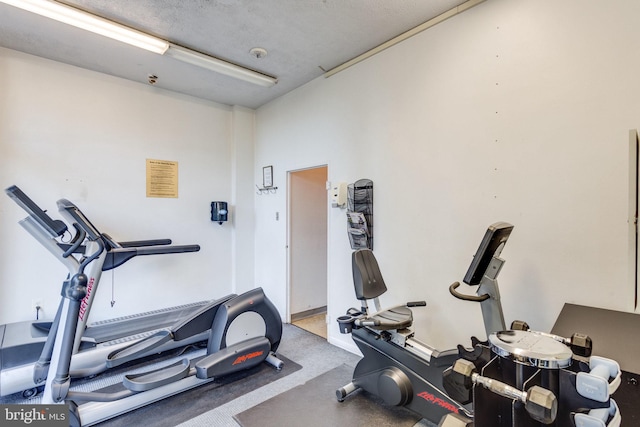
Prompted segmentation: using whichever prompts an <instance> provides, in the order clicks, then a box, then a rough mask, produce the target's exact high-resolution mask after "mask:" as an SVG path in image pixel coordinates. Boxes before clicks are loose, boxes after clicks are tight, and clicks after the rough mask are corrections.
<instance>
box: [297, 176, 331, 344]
mask: <svg viewBox="0 0 640 427" xmlns="http://www.w3.org/2000/svg"><path fill="white" fill-rule="evenodd" d="M326 182H327V167H326V166H320V167H315V168H310V169H303V170H298V171H290V172H289V185H288V191H289V193H288V202H289V203H288V205H289V215H288V218H289V224H288V248H289V253H288V262H289V278H288V282H289V283H288V289H289V315H290V320H291V323H293V324H295V325H297V326H300V327H301V328H303V329H306V330H308V331H310V332H312V333H315V334H316V335H320V336H322V337H324V338H326V337H327V324H326V312H327V220H328V212H327V211H328V200H327V197H328V193H327V187H326Z"/></svg>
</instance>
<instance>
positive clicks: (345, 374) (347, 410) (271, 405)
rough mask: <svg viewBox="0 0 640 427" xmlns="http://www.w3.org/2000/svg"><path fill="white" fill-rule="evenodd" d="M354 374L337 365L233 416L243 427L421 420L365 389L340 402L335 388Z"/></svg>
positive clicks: (363, 425) (406, 426) (383, 425)
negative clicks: (389, 404)
mask: <svg viewBox="0 0 640 427" xmlns="http://www.w3.org/2000/svg"><path fill="white" fill-rule="evenodd" d="M352 373H353V368H352V367H350V366H347V365H341V366H338V367H337V368H334V369H332V370H330V371H328V372H326V373H324V374H322V375H319V376H317V377H315V378H313V379H312V380H310V381H307V382H306V383H305V384H303V385H299V386H297V387H294V388H292V389H291V390H289V391H287V392H285V393H282V394H280V395H278V396H276V397H273V398H271V399H269V400H267V401H265V402H263V403H261V404H259V405H256V406H254V407H253V408H251V409H248V410H246V411H244V412H241V413H239V414H238V415H236V416H235V417H234V418H235V420H236V421H237V422H238V423H239V424H240V425H241V426H242V427H263V426H265V425H268V426H295V425H304V426H305V427H326V426H341V425H343V426H349V427H369V426H376V427H412V426H413V425H415V424H416V423H417V422H418V421H419V420H420V417H419V416H417V415H415V414H413V413H412V412H410V411H408V410H406V409H404V408H399V407H395V406H393V407H392V406H387V405H385V404H384V402H383V401H382V399H380V398H379V397H377V396H374V395H371V394H369V393H367V392H364V391H361V392H357V393H354V394H353V395H351V396H349V397H348V398H347V399H346V400H345V401H344V402H342V403H341V402H338V400H337V399H336V394H335V391H336V389H337V388H338V387H340V386H342V385H344V384H345V383H347V382H349V380H350V379H351V375H352Z"/></svg>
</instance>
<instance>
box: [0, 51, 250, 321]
mask: <svg viewBox="0 0 640 427" xmlns="http://www.w3.org/2000/svg"><path fill="white" fill-rule="evenodd" d="M0 94H1V95H0V185H2V188H6V187H8V186H9V185H12V184H16V185H18V186H20V187H21V188H22V189H23V190H24V191H25V192H26V193H27V194H28V195H30V196H31V197H32V198H33V199H34V200H35V201H36V203H38V204H40V205H41V206H42V207H43V208H44V209H47V210H48V211H49V213H50V214H51V215H52V216H57V210H56V205H55V202H56V200H58V199H59V198H62V197H65V198H69V199H70V200H72V201H74V202H75V203H76V204H77V205H78V206H79V207H80V208H81V209H82V210H83V211H84V212H85V213H86V214H87V216H89V217H90V219H91V220H92V221H93V222H94V223H95V224H96V226H98V227H99V228H101V229H102V231H104V232H108V233H110V234H111V235H112V237H114V238H115V239H117V240H137V239H149V238H166V237H168V238H171V239H173V242H174V244H192V243H198V244H200V245H201V247H202V249H201V251H200V252H198V253H195V254H180V255H165V256H154V257H139V258H136V259H133V260H131V261H129V262H128V263H126V264H125V265H123V266H122V267H119V268H118V269H116V270H115V274H114V276H113V278H112V274H111V272H106V273H105V274H104V275H103V280H102V287H101V288H100V290H99V292H98V295H97V297H96V302H95V303H94V309H93V311H92V316H91V320H100V319H104V318H110V317H115V316H119V315H124V314H129V313H136V312H140V311H144V310H150V309H156V308H162V307H167V306H171V305H175V304H182V303H187V302H192V301H198V300H202V299H211V298H215V297H219V296H222V295H225V294H228V293H230V292H231V291H232V287H233V285H232V267H231V261H232V250H231V249H232V237H233V227H232V226H231V225H229V224H225V225H223V226H220V225H218V224H217V223H212V222H211V221H210V202H211V201H213V200H227V201H232V200H231V197H232V188H231V174H232V162H231V159H232V153H231V151H232V150H238V149H239V150H242V149H241V148H236V145H238V144H239V145H241V146H242V145H246V144H247V143H246V139H247V137H246V135H244V136H243V135H242V134H240V135H239V134H238V132H237V131H236V132H235V133H234V135H233V138H232V122H233V123H235V125H236V126H240V125H241V124H242V123H244V124H246V125H247V126H248V127H249V129H250V132H249V134H250V135H251V136H250V137H249V143H248V144H249V147H250V149H251V151H253V148H252V146H253V141H252V133H251V132H252V126H253V113H250V114H249V115H248V117H247V115H246V114H245V113H244V112H240V113H239V114H238V115H236V116H235V121H234V112H233V111H232V109H230V108H229V107H226V106H221V105H218V104H214V103H211V102H206V101H202V100H198V99H195V98H191V97H186V96H182V95H178V94H175V93H170V92H166V91H162V90H159V89H157V88H154V87H151V86H146V85H141V84H137V83H133V82H129V81H125V80H122V79H118V78H114V77H110V76H106V75H103V74H99V73H94V72H90V71H86V70H82V69H79V68H75V67H71V66H67V65H63V64H60V63H56V62H52V61H48V60H44V59H39V58H36V57H33V56H29V55H24V54H21V53H18V52H15V51H12V50H7V49H0ZM241 155H244V154H241ZM147 158H152V159H163V160H172V161H177V162H178V164H179V197H178V198H177V199H158V198H147V197H146V196H145V159H147ZM234 168H235V169H238V170H240V171H245V170H246V169H248V171H249V174H252V172H253V161H252V160H251V164H250V165H249V166H248V167H247V166H246V165H243V164H242V162H240V164H235V165H234ZM234 173H236V171H235V170H234ZM245 175H246V172H245ZM236 181H239V182H240V184H236V187H238V186H240V187H242V186H243V185H244V186H246V182H247V181H248V182H249V183H250V185H251V186H252V185H253V184H252V179H238V180H236ZM233 191H235V189H234V190H233ZM251 194H253V193H251ZM237 199H238V198H237V197H234V200H233V203H234V206H233V207H234V209H236V210H240V209H238V208H237V206H235V204H237V203H238V200H237ZM240 199H241V200H240V203H245V202H242V198H240ZM250 199H251V200H250V202H246V203H248V205H249V206H248V211H249V212H250V214H249V215H250V217H251V220H250V222H251V223H252V222H253V220H252V215H253V198H252V197H250ZM241 210H243V211H246V210H247V209H245V208H244V206H243V208H242V209H241ZM24 216H25V215H24V214H23V211H22V210H21V209H20V208H19V207H18V206H17V205H16V204H15V203H13V202H12V201H11V200H10V199H9V198H8V197H6V196H4V195H3V196H1V197H0V301H1V310H0V323H5V322H13V321H19V320H26V319H32V318H34V317H35V311H33V310H32V307H31V303H32V301H33V300H34V299H38V300H41V301H43V302H44V315H45V316H53V315H54V314H55V309H56V305H57V302H58V299H59V292H60V285H61V282H62V280H63V279H64V277H65V274H66V270H65V269H64V268H63V267H62V265H61V264H59V263H58V262H57V261H56V260H55V259H54V258H53V257H52V256H50V255H49V254H48V253H47V252H46V251H45V250H44V249H42V248H41V247H40V246H39V245H38V244H37V243H36V242H35V240H33V239H32V238H31V236H30V235H29V234H28V233H26V231H24V230H23V229H22V228H21V227H20V226H19V225H18V221H19V220H20V219H22V218H23V217H24ZM244 240H245V239H244V238H241V239H240V241H241V243H240V246H239V247H238V244H236V246H235V247H236V249H237V250H238V251H240V252H242V251H244V252H247V253H251V254H252V253H253V240H252V238H251V242H250V243H249V244H247V243H246V242H245V243H242V242H244ZM247 245H248V247H247ZM233 257H234V261H235V260H236V259H237V258H240V259H243V257H244V255H242V253H241V254H240V255H233ZM251 258H252V257H250V259H251ZM249 270H251V269H249ZM112 280H113V282H114V283H115V301H116V304H115V306H114V307H113V309H112V308H110V304H109V301H110V300H111V283H112ZM249 280H252V275H251V277H250V279H249Z"/></svg>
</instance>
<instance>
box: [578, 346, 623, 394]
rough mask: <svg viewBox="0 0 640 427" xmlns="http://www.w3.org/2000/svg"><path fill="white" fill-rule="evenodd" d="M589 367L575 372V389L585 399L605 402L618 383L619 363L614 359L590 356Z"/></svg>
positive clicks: (619, 374)
mask: <svg viewBox="0 0 640 427" xmlns="http://www.w3.org/2000/svg"><path fill="white" fill-rule="evenodd" d="M589 369H590V371H589V372H578V374H576V390H577V391H578V393H579V394H580V395H581V396H583V397H586V398H587V399H592V400H595V401H597V402H606V401H607V400H609V397H610V396H611V395H612V394H613V393H615V391H616V390H617V389H618V386H619V385H620V382H621V380H620V378H621V371H620V365H619V364H618V362H616V361H615V360H611V359H607V358H605V357H598V356H592V357H591V359H589ZM609 379H612V381H611V382H609Z"/></svg>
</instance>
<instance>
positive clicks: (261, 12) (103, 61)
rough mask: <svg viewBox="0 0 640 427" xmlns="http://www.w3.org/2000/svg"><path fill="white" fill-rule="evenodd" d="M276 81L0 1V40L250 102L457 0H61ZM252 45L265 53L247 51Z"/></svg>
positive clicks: (200, 93)
mask: <svg viewBox="0 0 640 427" xmlns="http://www.w3.org/2000/svg"><path fill="white" fill-rule="evenodd" d="M64 3H66V4H69V5H72V6H74V7H77V8H79V9H83V10H85V11H88V12H91V13H93V14H95V15H98V16H101V17H103V18H107V19H110V20H112V21H115V22H118V23H121V24H124V25H127V26H130V27H133V28H135V29H138V30H141V31H144V32H146V33H149V34H153V35H155V36H158V37H160V38H162V39H165V40H168V41H170V42H172V43H175V44H179V45H182V46H185V47H188V48H190V49H193V50H196V51H200V52H203V53H207V54H209V55H212V56H215V57H218V58H222V59H225V60H228V61H230V62H233V63H236V64H239V65H242V66H245V67H248V68H252V69H255V70H257V71H260V72H263V73H265V74H268V75H271V76H275V77H277V78H278V83H277V84H276V85H275V86H273V87H270V88H264V87H260V86H256V85H253V84H251V83H246V82H242V81H239V80H236V79H233V78H231V77H227V76H224V75H221V74H217V73H214V72H212V71H207V70H203V69H200V68H198V67H195V66H193V65H189V64H185V63H182V62H179V61H177V60H176V59H173V58H171V57H168V56H161V55H157V54H154V53H149V52H146V51H144V50H141V49H138V48H135V47H131V46H128V45H125V44H122V43H119V42H116V41H113V40H110V39H107V38H104V37H102V36H98V35H94V34H92V33H88V32H85V31H83V30H79V29H76V28H73V27H70V26H68V25H65V24H62V23H58V22H55V21H52V20H49V19H47V18H43V17H40V16H37V15H34V14H31V13H29V12H25V11H22V10H20V9H16V8H15V7H12V6H8V5H5V4H3V3H0V46H3V47H6V48H9V49H14V50H18V51H22V52H26V53H29V54H33V55H37V56H41V57H44V58H49V59H53V60H56V61H60V62H64V63H67V64H71V65H76V66H79V67H82V68H86V69H90V70H94V71H99V72H103V73H107V74H111V75H114V76H118V77H123V78H126V79H129V80H133V81H137V82H143V83H147V81H148V75H150V74H153V75H156V76H158V80H157V83H156V86H157V87H160V88H164V89H168V90H172V91H176V92H180V93H184V94H187V95H192V96H197V97H200V98H204V99H208V100H212V101H216V102H219V103H222V104H228V105H240V106H244V107H248V108H257V107H259V106H261V105H263V104H265V103H266V102H269V101H271V100H273V99H275V98H277V97H279V96H282V95H283V94H285V93H287V92H289V91H291V90H293V89H295V88H296V87H299V86H301V85H303V84H305V83H307V82H309V81H310V80H313V79H314V78H316V77H318V76H321V75H322V74H323V73H324V71H323V70H325V71H326V70H329V69H331V68H333V67H336V66H338V65H340V64H342V63H344V62H346V61H348V60H350V59H352V58H354V57H356V56H358V55H360V54H362V53H364V52H366V51H368V50H370V49H372V48H374V47H376V46H378V45H380V44H382V43H384V42H385V41H387V40H390V39H392V38H394V37H395V36H397V35H399V34H401V33H403V32H405V31H407V30H409V29H411V28H413V27H416V26H418V25H420V24H421V23H423V22H426V21H428V20H429V19H431V18H433V17H435V16H438V15H440V14H442V13H444V12H446V11H448V10H450V9H453V8H454V7H456V6H458V5H460V4H462V3H464V0H133V1H132V0H67V1H65V2H64ZM254 47H261V48H264V49H266V50H267V51H268V55H267V56H266V57H265V58H261V59H257V58H255V57H253V56H252V55H250V54H249V51H250V50H251V49H252V48H254Z"/></svg>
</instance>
